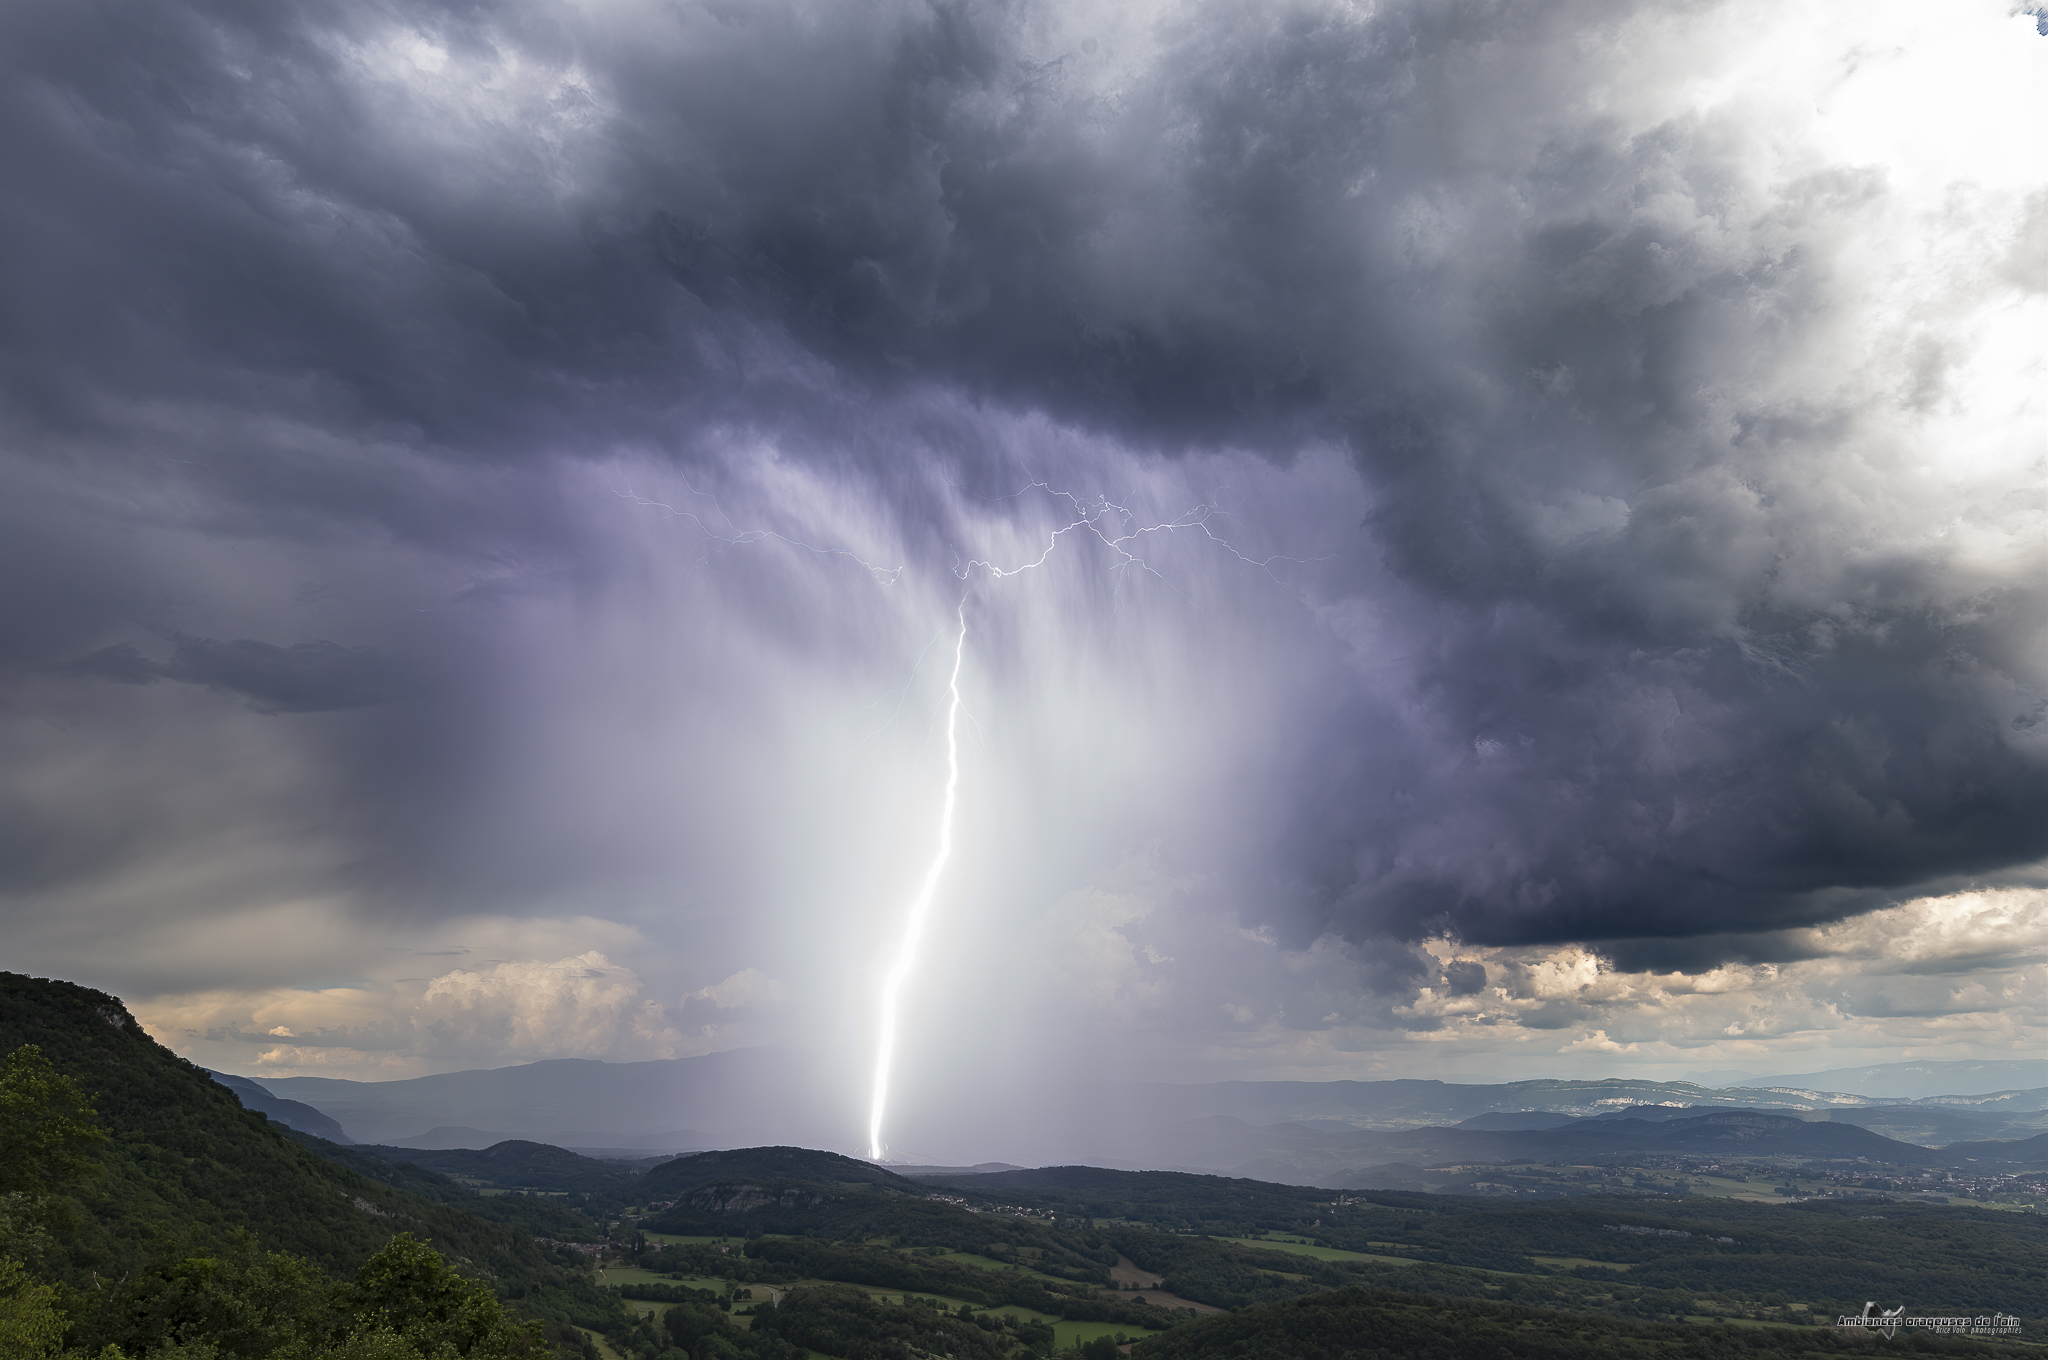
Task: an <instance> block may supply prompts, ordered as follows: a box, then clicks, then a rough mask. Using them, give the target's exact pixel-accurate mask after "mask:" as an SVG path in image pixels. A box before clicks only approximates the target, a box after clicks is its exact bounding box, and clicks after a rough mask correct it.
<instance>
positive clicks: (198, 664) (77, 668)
mask: <svg viewBox="0 0 2048 1360" xmlns="http://www.w3.org/2000/svg"><path fill="white" fill-rule="evenodd" d="M172 644H173V645H172V649H171V655H170V657H169V658H168V659H167V660H164V661H153V660H151V659H150V658H148V657H146V656H144V655H143V654H142V653H141V652H140V651H139V650H137V649H136V647H135V645H134V644H133V643H129V642H117V643H115V644H114V645H113V646H111V647H102V648H100V649H99V650H98V651H96V652H93V653H91V654H90V655H88V656H82V657H80V658H79V659H78V660H76V661H74V662H72V663H71V664H70V665H69V666H67V667H65V668H64V669H65V670H67V671H69V672H70V673H72V674H74V675H85V676H91V677H93V678H95V679H100V680H113V681H116V682H118V683H120V684H124V685H147V684H150V683H152V682H153V681H157V680H179V681H183V682H184V683H186V684H191V685H205V686H207V687H208V688H209V689H216V690H221V691H223V692H225V693H229V694H237V695H240V696H242V697H243V698H245V699H247V700H248V701H249V702H250V705H251V706H252V707H253V708H255V709H256V711H257V712H259V713H327V712H334V711H336V710H339V709H347V708H368V707H370V706H371V705H373V704H381V703H383V702H384V701H385V700H387V699H389V698H391V697H392V695H393V694H394V693H396V692H397V690H398V682H397V676H396V674H395V667H394V664H393V661H392V658H390V657H388V656H386V655H384V654H382V653H380V652H378V651H376V650H375V649H373V648H369V647H343V646H341V645H339V644H338V643H333V642H299V643H294V644H292V645H291V646H289V647H280V646H278V645H276V644H275V643H270V642H256V641H253V640H251V639H249V638H238V639H236V640H235V641H232V642H221V641H217V640H216V639H213V638H199V637H177V638H173V639H172Z"/></svg>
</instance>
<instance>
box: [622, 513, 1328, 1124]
mask: <svg viewBox="0 0 2048 1360" xmlns="http://www.w3.org/2000/svg"><path fill="white" fill-rule="evenodd" d="M684 490H686V491H687V492H689V494H690V495H691V496H692V497H696V498H699V499H701V500H704V501H709V502H710V509H711V511H712V512H713V514H714V515H715V517H716V518H717V519H718V520H719V521H722V522H723V524H724V526H725V528H726V530H727V532H721V531H720V530H719V529H717V528H714V527H713V526H712V524H711V523H709V522H707V520H706V519H705V518H704V517H703V516H702V515H699V514H698V513H696V512H695V511H693V510H688V509H682V508H679V507H677V506H675V505H671V504H668V503H667V502H664V501H657V500H651V499H649V498H647V497H645V496H642V495H640V494H639V493H638V492H636V491H634V490H633V489H632V488H631V487H628V488H626V489H625V490H623V491H620V492H618V493H616V494H618V495H619V496H621V497H623V498H625V499H627V500H630V501H631V502H633V503H634V504H635V505H639V506H643V507H645V508H648V509H653V510H659V511H661V512H663V513H664V514H665V515H666V516H668V517H671V518H675V519H684V520H688V521H690V522H691V523H692V524H694V525H695V526H696V528H697V530H698V532H700V533H701V534H703V535H704V536H705V538H707V539H709V540H710V541H712V542H716V543H722V544H725V545H727V546H730V547H740V546H745V545H747V544H752V543H759V542H762V541H764V540H768V539H773V540H775V541H777V542H780V543H783V544H786V545H788V546H789V547H792V548H800V549H802V550H804V551H806V552H810V553H814V554H817V555H819V556H821V557H844V558H847V559H850V560H851V561H853V562H855V563H858V564H859V565H860V566H861V567H862V568H864V569H865V570H866V571H867V572H868V574H869V575H870V576H871V577H873V579H874V580H875V581H876V582H877V583H878V584H880V585H885V586H886V585H894V584H895V583H896V582H897V581H898V580H899V579H900V578H901V577H902V575H903V573H904V570H905V569H904V568H903V567H900V566H896V567H888V566H881V565H878V564H876V563H873V562H869V561H867V560H866V559H864V558H862V557H861V556H859V555H858V554H857V553H854V552H853V551H851V550H849V549H846V548H834V547H824V546H820V545H818V544H813V543H806V542H803V541H802V540H800V539H795V538H790V537H788V536H787V535H785V534H781V533H777V532H776V531H774V530H772V529H742V528H740V527H739V526H738V525H735V524H733V522H732V521H731V519H729V518H727V517H726V514H725V511H724V509H723V508H722V507H721V506H719V504H718V501H717V498H716V497H714V496H712V495H711V494H710V493H709V492H704V491H699V490H697V489H696V488H695V487H693V486H690V485H689V484H688V483H687V482H685V483H684ZM955 490H956V491H957V490H960V488H955ZM1034 491H1036V492H1042V493H1044V494H1045V495H1046V496H1048V497H1050V498H1052V499H1053V500H1054V501H1064V502H1065V503H1066V504H1067V505H1068V506H1069V507H1071V514H1072V518H1071V519H1070V520H1069V521H1068V522H1067V523H1065V524H1063V525H1060V526H1059V527H1058V528H1056V529H1052V530H1050V531H1049V532H1048V533H1047V536H1046V539H1045V547H1044V549H1043V550H1042V551H1041V552H1039V554H1038V555H1037V556H1036V557H1034V558H1031V559H1030V560H1028V561H1024V562H1021V563H1018V564H1016V565H1014V566H1008V567H1005V566H999V565H997V564H996V563H994V562H989V561H984V560H981V559H973V560H969V561H961V560H960V559H958V558H957V557H956V558H955V560H954V567H953V574H954V576H955V577H957V578H958V579H959V580H961V581H963V582H966V581H970V580H971V579H972V577H973V575H974V573H975V572H977V571H979V572H982V573H985V574H986V576H987V577H988V578H989V579H990V580H998V581H999V580H1004V579H1007V578H1009V577H1012V576H1022V575H1024V574H1025V573H1027V572H1032V571H1036V570H1038V569H1039V568H1040V567H1043V566H1045V564H1046V563H1047V562H1048V561H1049V560H1050V559H1051V558H1052V556H1053V554H1054V553H1056V552H1057V551H1059V547H1060V544H1061V543H1062V542H1063V541H1064V540H1065V539H1066V538H1067V537H1068V536H1069V535H1073V534H1078V535H1088V536H1092V537H1094V538H1095V539H1096V540H1097V541H1098V542H1100V543H1101V544H1102V545H1103V546H1104V547H1105V548H1107V549H1108V550H1109V551H1110V552H1111V553H1112V554H1114V555H1115V562H1114V565H1113V566H1112V567H1111V570H1112V571H1113V572H1115V573H1117V575H1118V577H1119V579H1121V577H1122V575H1123V574H1124V573H1127V572H1131V571H1137V572H1142V573H1144V574H1145V575H1147V576H1151V577H1153V578H1155V579H1157V580H1159V581H1161V582H1165V583H1166V584H1167V585H1168V586H1169V588H1171V587H1172V583H1171V582H1168V581H1167V578H1166V577H1165V576H1164V575H1163V574H1162V573H1161V572H1160V571H1159V570H1158V569H1157V568H1156V567H1154V566H1153V565H1152V564H1151V563H1150V562H1148V561H1147V560H1146V559H1145V557H1144V556H1143V555H1142V548H1143V545H1144V544H1145V542H1146V541H1147V540H1148V539H1150V538H1151V537H1152V536H1154V535H1165V536H1171V535H1174V534H1178V533H1181V532H1187V531H1194V530H1199V531H1200V532H1201V533H1202V535H1203V536H1204V537H1206V538H1207V539H1208V540H1209V541H1210V542H1212V543H1214V544H1216V545H1217V546H1218V547H1220V548H1222V549H1223V550H1224V551H1226V552H1228V553H1230V554H1231V555H1232V556H1234V557H1236V558H1237V559H1238V560H1239V561H1241V562H1243V563H1245V564H1246V565H1248V566H1253V567H1257V568H1259V569H1260V570H1262V571H1264V572H1265V573H1266V574H1267V576H1269V577H1272V579H1274V580H1275V581H1276V582H1277V583H1280V584H1282V585H1285V582H1281V581H1280V578H1279V577H1277V576H1274V572H1273V568H1274V565H1275V564H1276V563H1280V562H1291V563H1296V564H1302V563H1307V562H1320V561H1324V560H1327V559H1325V558H1321V557H1315V558H1301V557H1289V556H1286V555H1284V554H1275V555H1274V556H1271V557H1265V558H1256V557H1250V556H1247V555H1246V554H1245V553H1243V552H1241V551H1239V550H1238V548H1237V547H1236V546H1235V545H1234V544H1232V543H1231V542H1230V540H1229V539H1227V538H1225V537H1223V536H1222V535H1220V534H1218V533H1217V532H1216V529H1215V526H1214V524H1213V523H1212V521H1213V520H1214V519H1216V518H1217V517H1218V516H1225V512H1223V511H1221V510H1220V509H1218V508H1217V507H1216V506H1214V505H1209V504H1200V505H1196V506H1194V507H1193V508H1191V509H1189V510H1187V511H1185V512H1183V513H1182V514H1180V515H1178V516H1176V517H1174V518H1173V519H1170V520H1166V521H1163V522H1160V523H1150V524H1148V523H1144V522H1142V521H1141V520H1140V519H1139V517H1138V515H1137V514H1136V513H1135V512H1134V511H1133V510H1131V509H1130V508H1129V507H1128V506H1126V505H1122V504H1120V503H1118V502H1116V501H1113V500H1110V499H1109V498H1108V497H1106V496H1094V497H1089V498H1085V499H1084V498H1083V497H1080V496H1077V495H1075V494H1074V493H1072V492H1069V491H1063V490H1060V489H1059V488H1057V487H1055V486H1052V485H1051V484H1049V483H1046V482H1042V481H1033V482H1030V483H1028V484H1027V485H1025V486H1023V487H1021V488H1019V489H1018V490H1017V491H1015V492H1012V493H1010V494H1009V495H1005V496H996V497H988V498H986V499H989V500H999V501H1000V500H1014V499H1017V498H1019V497H1022V496H1025V495H1027V494H1029V493H1031V492H1034ZM1225 517H1226V518H1227V516H1225ZM1134 526H1135V527H1134ZM967 602H968V596H967V594H965V593H963V594H962V595H961V597H960V604H959V607H958V609H957V610H956V611H955V622H956V624H957V631H956V632H955V634H954V639H953V669H952V672H951V674H950V675H949V676H948V677H947V681H946V693H947V703H946V784H945V794H944V797H943V799H942V800H941V802H940V806H939V826H938V843H937V845H936V847H935V848H934V849H933V852H932V858H931V862H930V863H929V864H928V865H926V867H925V872H924V879H923V881H922V882H921V883H920V884H919V886H918V890H917V895H916V896H915V897H914V898H912V899H911V903H910V909H909V911H908V913H907V914H906V916H905V920H904V925H903V935H902V937H901V938H900V940H899V941H898V942H897V946H896V957H895V960H894V961H893V962H892V963H891V964H890V966H889V971H888V974H887V975H886V977H885V978H884V980H883V983H882V992H881V998H880V1015H879V1022H880V1023H879V1025H878V1032H877V1038H876V1046H875V1069H874V1088H873V1091H872V1093H871V1096H870V1099H869V1105H868V1156H869V1158H870V1159H871V1160H874V1161H880V1160H881V1159H882V1154H883V1150H884V1145H883V1141H882V1127H883V1123H884V1121H885V1119H886V1117H887V1115H888V1111H889V1092H890V1087H891V1085H892V1083H893V1081H894V1078H895V1072H896V1048H897V1037H898V1033H899V1031H900V1029H901V1014H902V1010H903V992H904V988H905V987H906V986H908V984H909V982H910V979H911V977H912V975H913V974H914V973H915V972H916V969H917V956H918V950H919V947H920V945H921V944H922V943H923V939H924V933H925V927H926V925H927V924H928V922H929V921H930V919H931V914H932V907H933V905H934V904H935V903H936V901H937V899H938V893H939V885H940V883H941V881H942V880H943V879H944V877H945V872H946V866H947V863H948V862H949V861H950V860H951V859H952V858H953V828H954V823H955V820H956V813H957V811H958V808H959V801H960V717H961V708H962V703H961V697H960V671H961V668H962V667H963V666H964V665H965V663H966V659H967ZM899 704H900V696H899ZM893 720H894V715H893V714H892V715H891V719H890V721H893ZM887 725H888V724H887V723H885V724H884V727H886V726H887ZM873 735H879V732H878V733H876V734H873Z"/></svg>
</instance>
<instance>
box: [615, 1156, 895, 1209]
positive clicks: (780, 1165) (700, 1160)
mask: <svg viewBox="0 0 2048 1360" xmlns="http://www.w3.org/2000/svg"><path fill="white" fill-rule="evenodd" d="M746 1179H766V1180H786V1181H805V1182H808V1183H810V1184H813V1185H830V1186H853V1185H859V1186H866V1187H869V1188H871V1189H880V1190H894V1191H898V1192H900V1193H902V1194H906V1195H915V1196H917V1197H918V1198H920V1199H922V1198H923V1197H924V1196H925V1195H927V1194H929V1193H930V1191H929V1190H928V1189H927V1188H926V1187H925V1186H924V1185H923V1184H922V1183H920V1182H918V1181H914V1180H911V1179H910V1178H909V1177H907V1176H899V1175H897V1174H896V1173H895V1172H893V1171H885V1170H883V1169H882V1168H881V1167H879V1166H876V1165H875V1164H874V1163H873V1162H863V1161H859V1160H857V1159H856V1158H853V1157H842V1156H840V1155H839V1154H838V1153H836V1152H818V1151H814V1150H813V1149H811V1148H799V1147H758V1148H735V1149H733V1150H731V1151H727V1152H698V1153H693V1154H691V1155H690V1156H687V1157H678V1158H676V1159H675V1160H674V1161H672V1162H663V1163H662V1164H661V1165H660V1166H657V1167H655V1168H654V1169H653V1170H651V1171H649V1172H648V1173H647V1176H646V1179H645V1180H643V1181H642V1182H641V1193H642V1194H644V1195H645V1196H647V1197H648V1198H650V1199H673V1198H674V1197H675V1196H677V1195H679V1194H681V1193H682V1192H683V1191H685V1190H689V1189H692V1188H694V1187H696V1186H699V1185H709V1184H711V1183H712V1182H714V1181H735V1180H746Z"/></svg>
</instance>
